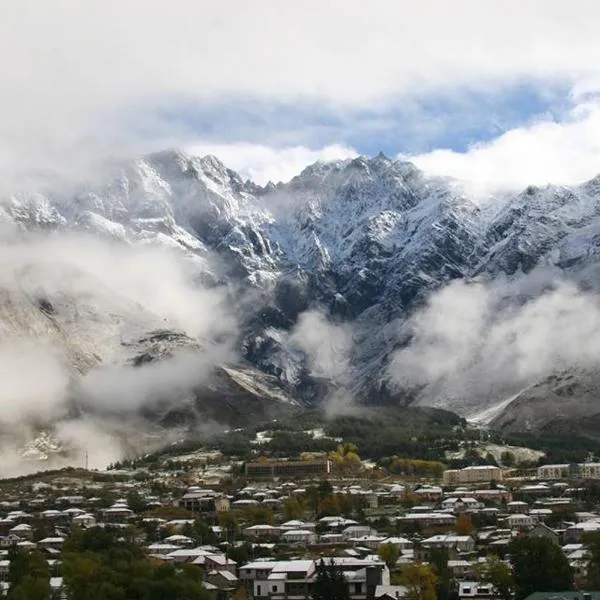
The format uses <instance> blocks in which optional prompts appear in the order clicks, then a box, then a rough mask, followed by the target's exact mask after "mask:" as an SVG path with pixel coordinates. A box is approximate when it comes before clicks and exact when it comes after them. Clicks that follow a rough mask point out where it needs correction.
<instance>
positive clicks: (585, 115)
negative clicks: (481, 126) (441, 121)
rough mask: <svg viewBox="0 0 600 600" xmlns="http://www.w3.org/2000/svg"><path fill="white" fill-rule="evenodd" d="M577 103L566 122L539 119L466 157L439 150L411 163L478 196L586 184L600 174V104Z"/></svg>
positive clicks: (468, 152)
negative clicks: (451, 179) (530, 187)
mask: <svg viewBox="0 0 600 600" xmlns="http://www.w3.org/2000/svg"><path fill="white" fill-rule="evenodd" d="M575 99H579V100H580V101H579V102H577V103H576V104H575V106H574V107H573V108H572V110H571V111H570V113H569V114H568V115H567V116H566V118H565V119H564V120H562V121H555V120H544V119H539V120H537V121H535V122H533V123H530V124H527V125H524V126H522V127H518V128H516V129H512V130H510V131H507V132H506V133H504V134H503V135H501V136H499V137H497V138H495V139H493V140H491V141H489V142H485V143H478V144H475V145H474V146H472V147H470V148H469V149H467V150H466V151H465V152H455V151H453V150H447V149H438V150H434V151H433V152H429V153H425V154H420V155H417V156H411V157H408V159H409V160H411V161H412V162H413V163H414V164H415V165H417V166H418V167H419V168H421V169H423V170H425V171H427V172H429V173H432V174H435V175H444V176H450V177H454V178H456V179H459V180H461V181H463V182H465V183H466V185H467V188H468V189H469V190H470V191H473V192H475V193H486V192H489V191H496V190H520V189H523V188H525V187H526V186H527V185H546V184H549V183H553V184H559V185H573V184H578V183H581V182H583V181H586V180H588V179H591V178H592V177H595V176H596V175H598V174H599V173H600V100H598V99H597V98H594V97H591V98H585V97H583V98H581V97H577V96H576V97H575ZM403 158H406V157H403Z"/></svg>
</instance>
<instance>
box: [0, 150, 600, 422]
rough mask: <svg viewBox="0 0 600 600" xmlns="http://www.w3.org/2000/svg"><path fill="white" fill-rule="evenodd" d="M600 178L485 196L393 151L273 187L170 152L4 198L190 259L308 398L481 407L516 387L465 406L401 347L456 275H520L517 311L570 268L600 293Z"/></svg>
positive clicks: (6, 205)
mask: <svg viewBox="0 0 600 600" xmlns="http://www.w3.org/2000/svg"><path fill="white" fill-rule="evenodd" d="M599 181H600V179H599V178H594V179H592V180H590V181H588V182H586V183H584V184H582V185H579V186H574V187H572V188H567V187H564V186H546V187H544V188H535V187H529V188H526V189H525V190H523V191H522V192H520V193H516V194H511V193H505V194H502V195H499V196H496V197H493V198H492V197H490V198H481V197H479V198H472V197H469V195H468V194H467V193H466V192H465V191H464V190H463V189H462V188H461V187H460V186H459V185H457V183H456V182H454V181H452V180H450V179H444V178H440V177H432V176H428V175H427V174H425V173H423V172H421V171H419V169H417V168H416V167H415V166H414V165H412V164H410V163H408V162H402V161H397V160H392V159H390V158H387V157H386V156H384V155H383V154H379V155H377V156H376V157H373V158H367V157H357V158H354V159H347V160H342V161H334V162H331V163H325V162H317V163H315V164H313V165H310V166H308V167H306V168H305V169H304V170H303V171H302V172H301V173H300V174H298V175H297V176H296V177H294V178H293V179H292V180H290V181H289V182H288V183H277V184H272V183H269V184H267V185H266V186H257V185H256V184H254V183H252V182H251V181H244V180H243V179H242V177H240V176H239V174H237V173H235V172H234V171H232V170H231V169H228V168H227V167H226V166H225V165H224V164H223V163H221V162H220V161H219V160H218V159H217V158H215V157H213V156H205V157H193V156H189V155H187V154H185V153H184V152H181V151H175V150H167V151H162V152H157V153H154V154H150V155H147V156H145V157H142V158H139V159H136V160H133V161H130V162H127V163H124V164H123V165H121V166H120V167H119V168H118V169H116V170H115V171H114V172H113V173H112V174H111V175H110V177H108V178H107V179H106V180H105V181H104V182H102V183H100V184H90V185H88V186H81V187H80V188H79V189H78V190H77V191H76V192H75V193H69V194H67V195H60V194H57V193H52V194H41V193H38V194H18V195H15V196H11V197H6V198H3V199H1V200H0V221H1V222H2V223H3V224H4V227H5V228H6V227H8V228H9V229H10V230H12V232H13V235H14V236H16V237H18V236H19V235H24V234H25V232H32V231H33V232H40V231H42V232H44V235H50V236H55V237H56V236H59V237H60V236H61V235H65V234H73V233H76V234H77V235H84V236H91V237H93V238H95V239H102V240H108V241H109V243H111V244H117V246H118V245H126V246H135V247H138V246H140V247H145V248H160V249H164V250H167V251H169V252H176V253H179V254H180V255H181V256H184V257H185V260H186V264H187V266H188V267H187V268H188V271H186V276H189V277H190V280H193V281H195V282H198V283H199V284H201V285H202V286H204V287H205V288H207V289H209V290H219V291H220V292H219V293H221V292H222V293H223V297H224V298H225V300H224V301H226V302H227V304H228V306H229V307H230V308H229V310H231V311H232V312H233V313H235V315H236V318H237V319H238V321H239V322H238V323H237V326H236V332H235V335H234V336H233V337H234V338H235V339H234V341H233V342H232V344H233V346H234V348H235V352H236V354H237V358H236V359H235V360H239V361H245V363H246V364H247V365H248V366H249V367H250V368H251V369H255V370H256V371H255V373H256V376H257V377H260V376H259V375H258V374H259V373H263V374H264V375H265V376H266V377H270V378H273V379H272V381H273V382H277V383H276V385H277V386H279V388H280V389H281V390H282V393H283V394H284V395H286V397H289V398H293V399H294V401H295V402H299V403H301V404H305V405H315V404H320V403H322V402H324V401H328V399H329V398H330V397H331V396H332V395H335V394H336V393H338V392H339V390H340V389H342V390H344V393H345V394H347V395H348V397H349V398H351V399H352V400H351V401H358V402H365V403H369V402H400V403H410V402H415V401H416V402H419V403H425V404H434V405H443V406H445V407H446V408H449V409H450V410H456V411H458V412H459V413H462V414H467V413H469V412H471V411H472V410H474V409H475V408H477V409H482V408H485V407H486V406H487V405H488V404H491V403H493V402H494V401H498V400H502V399H503V398H505V397H508V396H509V395H511V394H512V393H513V392H514V390H513V389H512V388H511V387H510V386H508V385H507V386H506V389H498V390H496V391H495V392H494V394H492V395H491V396H493V397H491V396H488V397H479V396H478V397H474V398H473V399H472V401H470V402H467V403H463V402H462V401H460V400H459V399H457V398H453V397H451V396H448V395H447V394H446V393H445V392H443V390H444V378H442V379H438V380H437V381H436V382H435V385H433V386H431V385H429V383H428V382H418V383H417V384H415V385H412V384H411V385H408V386H406V385H402V384H398V381H396V378H395V376H394V374H393V373H392V371H393V369H394V367H393V365H394V362H393V358H394V356H395V355H396V354H397V353H398V352H401V351H402V349H404V348H406V347H407V346H410V344H411V340H413V339H414V335H415V334H414V331H411V327H412V326H414V322H412V321H411V319H415V318H416V319H417V320H418V318H419V315H420V314H421V312H422V311H423V309H424V307H427V306H428V303H429V302H430V298H431V297H432V295H435V294H436V293H437V292H438V291H439V290H441V289H444V288H445V286H447V285H448V284H449V283H451V282H456V281H460V282H465V284H469V283H471V282H474V283H477V284H480V285H484V286H485V285H488V283H489V282H498V281H506V287H507V289H512V288H514V287H515V286H516V287H519V286H520V287H519V290H518V291H517V292H511V294H512V295H510V297H509V296H506V298H508V299H506V298H505V299H504V303H505V304H511V305H514V306H515V307H517V306H522V305H523V304H524V303H526V302H528V301H529V300H530V299H535V298H536V297H537V296H539V295H540V294H542V293H543V292H544V290H545V289H547V288H551V287H552V286H553V285H554V283H553V281H554V279H555V278H556V277H557V276H558V277H560V278H564V279H566V280H568V281H569V282H573V283H574V285H576V286H578V287H580V288H581V289H582V290H587V291H588V292H590V293H595V292H596V290H598V289H600V272H599V271H598V269H599V266H600V262H598V254H599V252H600V183H599ZM542 272H547V273H549V274H548V275H547V276H545V275H544V276H542V275H540V274H539V273H542ZM532 274H533V275H532ZM540 278H541V279H543V280H544V281H543V282H541V283H540V281H538V280H540ZM517 281H518V282H522V281H524V282H525V284H522V283H519V285H518V286H517V284H516V283H515V282H517ZM532 282H533V283H532ZM511 286H512V287H511ZM503 293H504V292H501V293H499V295H500V296H502V294H503ZM99 309H100V310H102V306H99ZM311 311H317V312H319V313H320V314H322V315H324V320H323V321H317V323H320V324H321V326H322V327H325V328H327V327H330V328H332V329H331V332H336V331H343V330H345V331H348V332H349V335H348V336H346V337H347V341H346V343H347V346H348V347H347V348H345V349H344V351H343V352H342V354H344V361H345V362H344V368H343V369H341V370H340V369H339V368H336V369H333V370H332V372H331V373H328V372H326V371H325V372H321V373H319V374H317V373H316V372H315V368H314V360H312V357H311V353H314V352H315V349H314V347H313V346H314V345H315V344H314V343H312V342H311V341H310V340H307V339H305V338H310V337H311V336H312V333H311V332H305V334H306V335H299V334H298V327H299V325H298V323H299V320H300V317H301V315H303V314H306V313H310V312H311ZM117 312H118V311H117ZM157 316H158V318H159V321H160V319H162V318H163V315H161V314H158V315H157ZM317 328H318V327H317ZM413 328H414V327H413ZM327 331H329V330H327ZM188 333H189V332H188ZM309 333H310V335H309ZM192 337H193V336H192ZM311 344H312V345H311ZM321 344H322V341H321ZM346 355H347V356H346ZM105 358H106V357H105ZM322 358H323V357H321V359H322ZM311 360H312V366H311ZM100 362H102V361H100ZM325 362H327V361H325ZM574 366H577V365H574ZM550 374H551V373H547V374H546V375H548V376H549V375H550ZM540 378H541V379H543V377H542V376H540ZM531 383H535V381H532V382H531ZM436 390H437V391H436ZM439 390H442V393H441V394H439ZM444 403H445V404H444Z"/></svg>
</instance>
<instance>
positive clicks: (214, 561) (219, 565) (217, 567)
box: [204, 554, 237, 575]
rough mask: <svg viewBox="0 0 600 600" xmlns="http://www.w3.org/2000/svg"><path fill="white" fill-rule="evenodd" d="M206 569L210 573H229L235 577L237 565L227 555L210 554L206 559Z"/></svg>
mask: <svg viewBox="0 0 600 600" xmlns="http://www.w3.org/2000/svg"><path fill="white" fill-rule="evenodd" d="M204 569H205V570H206V572H207V573H208V572H209V571H229V572H230V573H233V574H234V575H235V573H236V571H237V563H236V562H235V561H234V560H231V559H230V558H229V557H228V556H227V555H225V554H208V555H207V556H205V557H204Z"/></svg>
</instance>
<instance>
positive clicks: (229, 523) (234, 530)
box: [219, 511, 240, 540]
mask: <svg viewBox="0 0 600 600" xmlns="http://www.w3.org/2000/svg"><path fill="white" fill-rule="evenodd" d="M219 525H220V526H221V527H222V528H223V531H224V532H225V536H226V539H227V540H232V539H233V538H235V537H236V536H237V535H238V534H239V531H240V526H239V524H238V520H237V518H236V516H235V515H234V514H233V513H232V512H228V511H225V512H220V513H219Z"/></svg>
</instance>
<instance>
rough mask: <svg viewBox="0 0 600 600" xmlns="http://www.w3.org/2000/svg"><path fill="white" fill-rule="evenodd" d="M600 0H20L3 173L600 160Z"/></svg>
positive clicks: (565, 167)
mask: <svg viewBox="0 0 600 600" xmlns="http://www.w3.org/2000/svg"><path fill="white" fill-rule="evenodd" d="M599 24H600V2H598V1H597V0H560V1H559V0H538V1H534V0H529V1H528V0H499V1H492V0H453V1H452V2H449V1H448V0H419V1H418V2H417V1H414V0H413V1H405V0H394V1H390V0H370V1H369V2H364V1H360V2H359V1H354V0H302V1H296V2H291V1H288V0H285V1H282V0H252V1H249V0H219V1H218V2H217V1H213V2H210V1H208V0H169V1H168V2H165V1H162V2H161V1H158V0H102V1H100V0H52V1H50V0H1V1H0V90H1V91H0V109H1V110H0V181H1V182H2V185H3V186H4V187H5V188H6V187H8V188H9V189H14V188H17V187H23V186H27V185H35V184H37V182H39V181H45V180H47V179H48V178H51V179H53V178H55V177H62V176H70V175H72V174H73V173H74V172H76V173H78V174H82V173H87V172H88V171H92V172H93V170H94V169H96V168H97V167H98V165H99V164H101V163H102V162H103V161H104V160H106V159H112V158H119V157H123V156H130V155H136V154H139V153H141V152H146V151H149V150H153V149H158V148H161V147H164V146H180V147H184V148H188V149H192V150H194V151H196V152H201V153H206V152H212V153H214V154H216V155H217V156H219V157H221V158H222V159H223V160H224V161H225V162H226V163H227V164H228V165H230V166H231V167H233V168H236V169H238V170H240V171H241V172H242V173H243V174H244V175H246V176H251V177H253V178H254V179H256V180H257V181H260V182H264V181H266V180H268V179H289V178H290V177H291V176H292V175H293V174H295V173H296V172H298V171H299V170H300V169H301V168H302V167H303V166H304V165H306V164H308V163H309V162H312V161H314V160H316V159H317V158H320V157H323V158H325V159H333V158H341V157H347V156H352V155H354V154H356V153H365V154H375V153H377V152H378V151H379V150H383V151H384V152H386V153H387V154H388V155H390V156H401V157H407V158H408V159H410V160H413V161H414V162H415V163H416V164H417V165H419V166H421V167H422V168H424V169H427V170H429V171H431V172H435V173H440V174H448V175H453V176H456V177H459V178H462V179H465V180H467V181H469V182H471V183H472V184H474V185H476V186H483V187H484V188H487V187H489V186H492V187H498V186H510V187H515V188H518V187H521V186H524V185H527V184H529V183H535V184H542V183H545V182H555V183H573V182H578V181H582V180H585V179H586V178H590V177H592V176H594V175H596V174H597V173H599V172H600V93H599V92H600V61H599V60H598V56H600V36H599V35H598V25H599Z"/></svg>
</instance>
